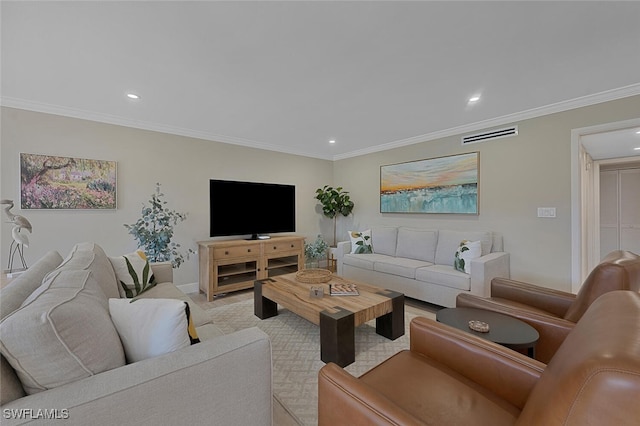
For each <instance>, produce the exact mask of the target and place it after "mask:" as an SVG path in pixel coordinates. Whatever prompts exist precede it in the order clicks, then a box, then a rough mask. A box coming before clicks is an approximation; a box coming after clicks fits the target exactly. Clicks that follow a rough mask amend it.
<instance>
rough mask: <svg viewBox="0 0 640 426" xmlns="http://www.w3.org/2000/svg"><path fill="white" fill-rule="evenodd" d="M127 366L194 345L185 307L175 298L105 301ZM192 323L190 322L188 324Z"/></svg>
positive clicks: (195, 339) (187, 309) (193, 336)
mask: <svg viewBox="0 0 640 426" xmlns="http://www.w3.org/2000/svg"><path fill="white" fill-rule="evenodd" d="M109 313H110V315H111V319H112V320H113V323H114V325H115V327H116V330H118V335H119V336H120V340H121V341H122V346H123V347H124V353H125V355H126V358H127V362H128V363H134V362H138V361H142V360H144V359H147V358H153V357H157V356H160V355H164V354H168V353H170V352H174V351H177V350H180V349H183V348H186V347H188V346H190V345H191V344H192V343H197V342H199V341H200V340H198V338H197V335H194V334H195V328H194V327H192V326H191V330H190V322H191V321H190V318H189V316H190V315H189V304H188V303H186V302H183V301H182V300H176V299H138V300H134V301H131V300H127V299H109ZM192 324H193V323H191V325H192Z"/></svg>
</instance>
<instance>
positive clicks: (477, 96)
mask: <svg viewBox="0 0 640 426" xmlns="http://www.w3.org/2000/svg"><path fill="white" fill-rule="evenodd" d="M479 100H480V95H475V96H472V97H470V98H469V102H478V101H479Z"/></svg>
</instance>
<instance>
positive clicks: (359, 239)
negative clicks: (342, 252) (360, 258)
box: [349, 229, 373, 254]
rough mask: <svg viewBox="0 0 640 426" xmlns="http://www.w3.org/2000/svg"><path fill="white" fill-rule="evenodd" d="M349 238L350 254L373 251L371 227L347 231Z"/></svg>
mask: <svg viewBox="0 0 640 426" xmlns="http://www.w3.org/2000/svg"><path fill="white" fill-rule="evenodd" d="M349 238H350V239H351V254H364V253H373V246H372V245H371V229H367V230H366V231H362V232H359V231H349Z"/></svg>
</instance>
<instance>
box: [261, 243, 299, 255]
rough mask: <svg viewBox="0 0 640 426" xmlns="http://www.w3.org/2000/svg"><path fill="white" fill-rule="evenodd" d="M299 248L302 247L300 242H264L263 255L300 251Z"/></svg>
mask: <svg viewBox="0 0 640 426" xmlns="http://www.w3.org/2000/svg"><path fill="white" fill-rule="evenodd" d="M301 247H302V241H301V240H294V241H274V242H269V241H266V242H265V243H264V251H265V253H280V252H284V251H290V250H300V248H301Z"/></svg>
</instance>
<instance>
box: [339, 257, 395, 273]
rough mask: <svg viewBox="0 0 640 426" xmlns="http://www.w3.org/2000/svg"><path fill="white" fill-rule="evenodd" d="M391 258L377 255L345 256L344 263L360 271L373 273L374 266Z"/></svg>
mask: <svg viewBox="0 0 640 426" xmlns="http://www.w3.org/2000/svg"><path fill="white" fill-rule="evenodd" d="M390 257H391V256H387V255H384V254H377V253H369V254H345V255H344V259H343V261H342V263H343V264H344V265H349V266H355V267H356V268H360V269H368V270H369V271H373V264H374V263H375V262H377V261H379V260H386V259H388V258H390Z"/></svg>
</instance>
